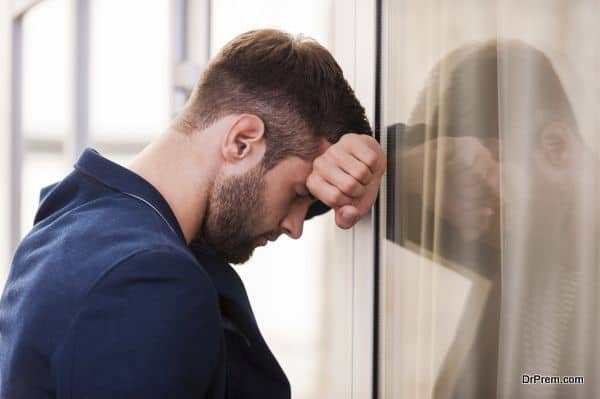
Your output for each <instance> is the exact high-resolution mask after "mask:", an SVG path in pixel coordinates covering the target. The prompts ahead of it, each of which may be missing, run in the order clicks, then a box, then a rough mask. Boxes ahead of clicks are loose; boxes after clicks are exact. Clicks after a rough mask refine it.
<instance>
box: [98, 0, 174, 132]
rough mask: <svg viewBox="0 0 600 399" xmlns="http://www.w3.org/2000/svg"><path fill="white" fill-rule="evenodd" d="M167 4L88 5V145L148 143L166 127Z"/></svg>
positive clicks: (108, 1)
mask: <svg viewBox="0 0 600 399" xmlns="http://www.w3.org/2000/svg"><path fill="white" fill-rule="evenodd" d="M169 15H170V14H169V2H168V1H167V0H154V1H144V0H128V1H118V0H92V2H91V47H90V133H91V137H92V140H120V141H136V140H142V141H144V140H149V139H151V138H152V137H155V136H156V135H157V134H158V133H160V132H161V131H163V130H164V129H165V128H166V127H167V126H168V123H169V76H170V75H169V74H170V68H171V59H170V55H169V38H170V32H169Z"/></svg>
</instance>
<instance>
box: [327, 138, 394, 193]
mask: <svg viewBox="0 0 600 399" xmlns="http://www.w3.org/2000/svg"><path fill="white" fill-rule="evenodd" d="M337 144H338V147H337V148H336V149H339V150H344V151H345V152H347V153H348V154H350V155H352V156H353V157H354V158H356V159H357V160H359V161H360V162H361V163H363V164H364V165H366V166H367V167H368V168H369V171H370V172H371V173H373V174H378V173H381V174H383V171H384V170H385V167H386V157H385V153H384V152H383V149H382V148H381V146H380V145H379V143H378V142H377V140H375V139H374V138H373V137H371V136H369V135H366V134H355V133H348V134H346V135H344V136H342V138H341V139H340V141H339V142H338V143H337ZM367 184H368V183H367Z"/></svg>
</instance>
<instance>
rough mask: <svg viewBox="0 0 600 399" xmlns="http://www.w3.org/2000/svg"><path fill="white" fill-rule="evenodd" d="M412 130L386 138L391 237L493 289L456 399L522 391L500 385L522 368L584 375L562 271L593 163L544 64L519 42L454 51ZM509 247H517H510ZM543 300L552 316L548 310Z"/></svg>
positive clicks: (569, 279) (572, 285)
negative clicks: (392, 197)
mask: <svg viewBox="0 0 600 399" xmlns="http://www.w3.org/2000/svg"><path fill="white" fill-rule="evenodd" d="M411 123H412V124H413V126H412V127H411V128H409V129H408V130H406V131H404V132H395V133H396V135H394V137H392V139H391V142H392V143H393V144H394V145H396V146H397V148H396V150H395V153H394V154H395V155H396V156H397V158H396V159H395V160H394V162H395V165H392V167H393V168H394V169H395V172H394V173H395V175H394V177H395V179H396V182H389V181H388V183H391V186H392V188H393V189H394V190H395V193H394V194H396V196H397V199H398V201H397V202H394V204H393V206H394V207H396V208H397V209H396V210H394V212H392V213H399V215H397V217H396V218H395V220H396V223H398V221H400V225H399V226H394V228H395V229H396V230H397V231H394V234H392V235H393V237H394V240H395V241H398V242H400V243H401V244H405V243H407V242H412V243H416V244H417V245H419V246H420V247H425V248H427V249H429V250H431V251H433V252H434V253H435V254H436V255H438V256H440V257H442V258H445V259H449V260H452V261H454V262H457V263H460V264H461V265H464V266H466V267H468V268H470V269H472V270H473V271H475V272H477V273H478V274H481V275H484V276H485V277H486V278H487V279H489V280H491V281H492V282H493V288H492V291H491V293H490V295H489V297H488V299H487V302H486V304H485V310H484V313H483V316H482V319H481V321H480V323H479V325H478V327H477V334H476V338H475V340H474V342H473V343H472V346H471V347H470V348H469V349H468V354H467V357H466V359H465V361H464V363H463V364H461V365H457V366H460V367H461V372H460V376H459V379H458V382H457V384H456V388H455V391H454V397H456V398H493V397H496V394H497V392H500V393H501V392H504V393H506V394H509V396H510V395H511V394H513V395H514V394H518V393H519V392H520V391H519V389H522V388H520V387H517V388H515V389H516V390H514V389H511V388H509V387H508V386H509V385H510V384H508V385H507V384H505V381H509V382H510V381H511V380H514V382H516V383H518V384H520V380H519V378H520V373H522V372H526V371H527V370H532V371H537V372H538V373H542V374H544V373H545V374H550V375H561V373H562V375H574V374H577V373H578V372H579V373H582V374H584V372H585V370H581V369H577V368H576V367H575V363H574V362H575V359H574V358H573V356H571V353H568V340H569V331H568V327H567V326H568V321H569V317H570V314H572V311H573V307H574V303H575V300H572V297H573V296H574V295H575V291H576V290H577V284H578V281H577V278H578V277H577V276H576V275H575V276H574V274H573V273H569V272H568V270H565V266H567V264H566V262H565V259H569V258H571V259H572V256H573V255H574V254H573V249H574V248H576V247H577V246H576V245H574V244H575V243H574V242H573V241H572V238H573V237H574V236H573V235H571V237H569V236H567V237H565V233H566V234H567V235H569V231H568V230H567V231H565V228H566V227H567V226H573V224H574V222H573V214H572V212H571V211H572V210H573V209H574V204H575V199H576V193H577V192H578V191H580V190H579V188H580V187H581V185H582V184H583V185H590V184H595V181H596V178H594V177H593V176H590V174H589V173H586V172H587V171H588V170H590V169H591V167H590V165H592V164H593V162H594V161H593V160H592V157H591V156H590V153H589V151H588V150H587V149H586V148H585V146H584V145H583V143H582V141H581V139H580V137H579V135H578V133H577V124H576V121H575V116H574V113H573V110H572V107H571V105H570V103H569V101H568V99H567V96H566V93H565V91H564V89H563V87H562V84H561V82H560V80H559V78H558V76H557V74H556V72H555V70H554V68H553V66H552V64H551V63H550V61H549V60H548V58H547V57H546V56H545V55H544V54H543V53H541V52H540V51H538V50H536V49H534V48H532V47H529V46H527V45H525V44H523V43H521V42H516V41H506V42H499V43H497V42H489V43H485V44H472V45H468V46H464V47H461V48H459V49H457V50H455V51H453V52H452V53H450V54H449V55H448V56H446V57H445V58H444V59H442V60H441V61H440V62H439V63H438V65H437V66H436V68H435V69H434V70H433V71H432V73H431V75H430V78H429V81H428V82H427V85H426V88H425V90H424V91H423V93H422V94H421V96H420V97H419V100H418V104H417V106H416V107H415V109H414V110H413V115H412V117H411ZM416 123H424V125H416ZM391 133H394V132H391ZM499 144H500V145H499ZM500 160H502V162H500ZM501 166H502V167H501ZM390 169H391V168H390ZM501 169H502V173H500V170H501ZM501 175H502V180H501V179H500V176H501ZM501 181H502V184H501ZM399 182H402V184H397V183H399ZM394 183H396V184H394ZM394 187H395V188H394ZM501 187H502V190H500V188H501ZM400 190H401V191H400ZM500 209H502V230H501V229H500V225H501V224H500ZM571 233H573V232H572V231H571ZM501 237H503V240H502V241H501ZM515 240H520V241H521V242H522V244H523V245H525V248H521V251H517V250H516V249H515V248H516V245H513V246H510V245H509V244H511V243H513V244H514V243H515ZM501 244H503V245H501ZM569 245H570V246H569ZM501 248H502V250H503V252H502V258H501V251H500V250H501ZM517 255H518V257H519V262H511V259H512V258H514V257H515V256H517ZM511 257H512V258H511ZM501 259H502V263H501ZM517 263H518V264H520V265H522V266H523V267H520V268H518V269H517V268H515V267H514V265H516V264H517ZM501 266H502V267H501ZM501 271H502V274H501ZM540 275H542V276H543V278H540V277H539V276H540ZM515 281H518V283H516V282H515ZM503 285H504V286H503ZM501 293H502V294H503V295H502V296H501ZM549 298H552V302H551V303H552V304H557V305H558V307H554V313H551V312H550V310H549V309H547V308H548V306H547V305H546V306H545V305H544V304H545V303H548V299H549ZM570 299H571V300H570ZM515 303H517V305H514V304H515ZM501 311H502V317H503V322H502V323H503V330H502V335H501V332H500V316H501ZM528 312H529V313H528ZM540 312H542V313H541V315H540ZM543 312H546V313H545V314H544V313H543ZM501 342H502V343H503V344H501ZM538 344H539V346H538ZM501 345H502V347H501V348H500V346H501ZM509 352H510V354H511V355H514V356H513V358H512V359H508V357H507V354H509ZM569 365H570V367H571V368H570V369H569ZM503 374H505V375H503ZM499 376H500V377H499ZM498 378H500V379H503V380H502V381H500V380H499V379H498ZM533 389H535V388H533ZM556 389H558V388H556ZM523 392H527V391H523ZM552 392H558V391H552ZM503 395H504V394H502V393H501V394H500V396H501V397H502V396H503ZM524 395H526V393H524ZM511 397H514V396H511Z"/></svg>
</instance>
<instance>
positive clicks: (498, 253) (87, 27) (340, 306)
mask: <svg viewBox="0 0 600 399" xmlns="http://www.w3.org/2000/svg"><path fill="white" fill-rule="evenodd" d="M598 18H600V2H598V1H597V0H518V1H517V0H305V1H303V2H299V1H292V0H286V1H284V0H279V1H276V0H253V1H242V0H238V1H234V0H13V1H10V0H0V181H2V182H4V184H2V185H0V287H1V286H2V285H3V282H4V280H5V278H6V277H7V274H8V271H9V264H10V256H11V253H12V251H13V249H14V247H15V246H16V244H17V243H18V241H19V239H20V238H21V237H22V236H23V235H24V234H25V233H26V232H27V231H28V230H29V229H30V228H31V224H32V221H33V216H34V213H35V210H36V205H37V201H38V195H39V190H40V188H42V187H43V186H45V185H47V184H50V183H52V182H54V181H57V180H59V179H61V178H62V176H64V175H65V174H66V173H68V172H69V170H70V169H71V165H72V164H73V162H74V160H75V159H76V158H77V156H78V155H79V154H80V153H81V151H82V150H83V149H84V148H85V147H88V146H90V147H93V148H96V149H97V150H98V151H100V152H101V153H102V154H103V155H104V156H107V157H108V158H110V159H113V160H115V161H117V162H119V163H121V164H126V163H127V162H128V161H129V160H130V159H131V158H132V156H133V155H134V154H135V153H136V152H137V151H139V150H140V149H142V148H143V147H144V146H145V145H146V144H147V143H148V142H149V141H150V140H151V139H152V138H153V137H155V136H156V135H158V134H159V133H160V132H161V131H162V130H163V129H165V128H166V127H167V126H168V124H169V121H170V120H171V118H172V117H173V116H174V115H175V114H176V113H177V112H178V110H179V109H180V108H181V107H182V105H183V104H184V102H185V100H186V98H187V96H188V94H189V92H190V89H191V88H192V87H193V85H194V82H195V80H196V79H197V77H198V75H199V73H200V71H201V70H202V67H203V66H204V65H205V64H206V62H207V61H208V59H209V58H210V57H211V56H212V55H214V54H215V53H216V52H217V51H218V50H219V48H220V47H221V46H222V45H223V44H225V43H226V42H227V41H228V40H230V39H231V38H233V37H234V36H235V35H237V34H239V33H242V32H244V31H247V30H249V29H253V28H265V27H273V28H279V29H283V30H286V31H288V32H291V33H302V34H304V35H307V36H311V37H313V38H315V39H316V40H318V41H319V42H320V43H321V44H323V45H324V46H325V47H327V48H328V49H330V51H331V52H332V53H333V55H334V56H335V57H336V59H337V61H338V63H339V64H340V65H341V67H342V69H343V70H344V73H345V75H346V78H347V79H348V81H349V82H350V84H351V85H352V86H353V88H354V89H355V92H356V94H357V97H358V98H359V100H360V101H361V103H363V105H364V106H365V108H366V110H367V115H368V117H369V119H370V121H371V122H372V124H373V126H374V130H375V136H376V138H377V139H378V140H379V141H380V142H381V144H382V146H383V147H384V149H385V151H386V153H387V156H388V170H387V173H386V175H385V176H384V179H383V181H382V183H383V184H382V187H381V194H380V201H379V204H378V207H377V208H376V209H375V210H374V211H373V212H371V213H370V214H368V215H367V216H366V217H364V218H363V219H362V220H361V221H360V222H359V223H358V224H357V226H355V227H354V228H353V229H352V230H350V231H341V230H339V229H337V228H336V227H335V226H334V223H333V220H332V215H323V216H320V217H318V218H315V219H314V220H311V221H309V222H307V223H306V225H305V230H304V234H303V236H302V238H301V239H300V240H297V241H292V240H290V239H287V238H284V237H282V238H281V239H279V240H278V241H277V242H276V243H272V244H269V246H268V247H267V248H260V249H258V250H257V251H256V252H255V255H254V256H253V257H252V259H251V260H250V261H249V262H248V263H247V264H245V265H242V266H240V267H237V268H236V270H237V271H238V272H239V274H240V275H241V277H242V279H243V280H244V282H245V284H246V287H247V290H248V293H249V296H250V301H251V303H252V305H253V308H254V311H255V314H256V317H257V319H258V323H259V326H260V327H261V329H262V332H263V334H264V336H265V339H266V341H267V342H268V343H269V344H270V346H271V348H272V350H273V352H274V354H275V356H276V357H277V358H278V359H279V360H280V363H281V364H282V367H283V369H284V370H285V371H286V373H287V375H288V377H289V379H290V382H291V386H292V393H293V397H294V398H301V399H304V398H361V399H367V398H390V399H398V398H400V399H430V398H431V399H433V398H436V399H445V398H452V399H471V398H473V399H476V398H502V399H504V398H508V399H515V398H527V399H530V398H544V399H548V398H556V399H563V398H569V399H572V398H586V399H587V398H596V397H597V396H598V392H600V381H594V379H595V376H596V375H598V373H599V372H600V345H598V344H597V342H596V341H597V336H598V334H600V316H598V311H597V309H598V307H599V306H600V296H599V295H598V294H597V292H599V291H598V288H600V273H599V272H598V271H599V268H598V266H599V265H600V207H599V206H598V204H600V172H599V171H600V134H599V131H600V130H599V127H600V112H598V111H599V109H600V108H599V107H600V81H599V79H598V76H597V75H598V71H599V70H600V45H599V42H598V39H597V38H598V37H600V32H599V30H600V26H599V25H598V24H597V21H598ZM533 373H538V374H542V375H557V376H569V375H570V376H584V377H585V384H579V385H567V384H549V385H528V384H522V375H523V374H533Z"/></svg>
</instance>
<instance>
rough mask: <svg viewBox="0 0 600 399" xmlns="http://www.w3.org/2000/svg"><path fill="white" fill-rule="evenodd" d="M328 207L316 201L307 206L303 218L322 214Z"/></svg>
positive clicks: (306, 218)
mask: <svg viewBox="0 0 600 399" xmlns="http://www.w3.org/2000/svg"><path fill="white" fill-rule="evenodd" d="M330 209H331V208H330V207H328V206H327V205H325V204H324V203H322V202H321V201H317V202H315V203H314V204H312V205H311V206H310V207H309V208H308V212H306V217H305V218H304V220H308V219H311V218H313V217H315V216H319V215H322V214H324V213H325V212H327V211H328V210H330Z"/></svg>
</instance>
